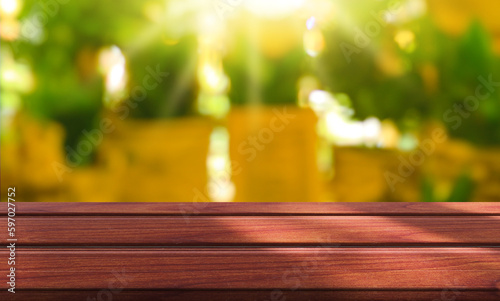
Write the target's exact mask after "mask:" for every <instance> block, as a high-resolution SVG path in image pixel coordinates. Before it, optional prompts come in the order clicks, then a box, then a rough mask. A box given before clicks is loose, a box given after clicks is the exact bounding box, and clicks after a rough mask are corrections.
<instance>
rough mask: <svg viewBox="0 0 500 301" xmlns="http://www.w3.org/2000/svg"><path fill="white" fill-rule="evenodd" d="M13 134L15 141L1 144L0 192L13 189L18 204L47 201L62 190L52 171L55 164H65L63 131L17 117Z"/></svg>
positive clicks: (45, 123)
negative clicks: (15, 190) (13, 187)
mask: <svg viewBox="0 0 500 301" xmlns="http://www.w3.org/2000/svg"><path fill="white" fill-rule="evenodd" d="M12 131H14V132H15V135H14V137H15V139H11V140H9V141H2V146H1V154H2V157H3V158H2V164H1V170H2V172H1V173H2V181H1V187H2V189H1V190H2V191H6V190H7V188H8V187H12V186H15V187H16V189H18V190H19V191H20V193H19V195H18V200H20V201H32V202H33V201H41V200H47V198H49V201H50V198H53V197H55V196H56V195H59V194H60V193H61V187H62V183H61V181H60V179H59V178H58V175H57V173H56V172H55V171H54V163H55V162H64V161H65V158H64V150H63V148H62V145H63V139H64V131H63V129H62V127H61V126H60V125H58V124H56V123H53V122H41V121H38V120H35V119H32V118H31V117H28V116H26V115H18V116H16V117H15V122H14V125H13V128H12ZM4 195H6V194H4Z"/></svg>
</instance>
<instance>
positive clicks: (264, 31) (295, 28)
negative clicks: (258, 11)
mask: <svg viewBox="0 0 500 301" xmlns="http://www.w3.org/2000/svg"><path fill="white" fill-rule="evenodd" d="M255 22H258V23H257V24H258V28H256V30H257V31H258V32H257V33H256V34H257V36H258V37H259V41H258V47H259V49H260V50H261V51H262V53H263V54H264V56H267V57H269V58H279V57H282V56H284V55H285V54H286V53H287V52H289V51H290V50H292V49H293V48H294V47H296V46H297V45H300V43H301V42H302V32H303V30H302V27H301V24H300V23H299V22H298V21H297V20H296V18H291V17H289V18H286V19H282V20H278V21H276V20H260V21H255ZM254 26H255V25H254ZM283 28H286V30H283Z"/></svg>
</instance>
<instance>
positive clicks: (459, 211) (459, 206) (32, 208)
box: [0, 191, 500, 216]
mask: <svg viewBox="0 0 500 301" xmlns="http://www.w3.org/2000/svg"><path fill="white" fill-rule="evenodd" d="M197 193H198V192H196V191H194V192H193V195H195V194H197ZM200 193H201V192H200ZM195 200H196V201H203V198H202V197H201V196H200V197H199V198H196V199H195ZM16 206H17V215H18V216H24V215H26V216H28V215H51V216H53V215H174V216H201V215H240V216H241V215H243V216H244V215H366V216H372V215H396V216H397V215H411V216H415V215H450V216H464V215H467V216H471V215H488V216H492V215H496V216H499V215H500V203H479V202H477V203H392V202H389V203H387V202H386V203H384V202H380V203H205V202H191V203H60V202H53V203H30V202H20V203H17V204H16ZM6 212H7V208H6V206H0V213H1V214H2V215H3V216H5V215H6Z"/></svg>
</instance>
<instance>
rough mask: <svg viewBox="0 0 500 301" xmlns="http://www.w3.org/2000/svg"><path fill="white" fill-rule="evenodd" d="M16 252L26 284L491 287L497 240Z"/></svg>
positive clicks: (499, 267) (498, 263)
mask: <svg viewBox="0 0 500 301" xmlns="http://www.w3.org/2000/svg"><path fill="white" fill-rule="evenodd" d="M0 254H1V255H2V257H3V258H5V257H6V256H7V252H6V251H2V252H0ZM17 258H18V261H19V263H20V265H19V267H18V275H19V276H18V278H17V285H18V286H19V287H20V288H25V289H33V288H42V289H70V288H71V289H96V288H103V287H107V286H108V283H109V281H110V279H113V278H114V277H116V276H115V274H119V275H120V277H121V278H122V279H123V280H124V281H126V282H127V288H128V289H168V288H170V289H179V288H182V289H294V288H295V289H300V288H301V289H332V288H336V289H394V288H398V289H440V288H450V289H452V288H457V289H458V288H461V289H469V290H470V289H483V290H485V289H491V290H493V289H495V288H496V285H497V281H499V280H500V249H498V248H460V249H457V248H257V249H256V248H217V249H210V248H209V249H200V248H187V249H182V248H174V249H172V248H147V249H144V248H143V249H137V248H136V249H129V248H122V249H116V248H110V249H105V248H100V249H99V248H93V249H84V250H83V249H50V248H44V249H23V250H19V251H18V254H17ZM1 266H2V270H5V268H6V263H3V262H2V263H1ZM28 267H29V268H28ZM1 287H2V288H5V287H6V284H4V283H2V285H1Z"/></svg>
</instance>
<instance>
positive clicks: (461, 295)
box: [0, 289, 500, 301]
mask: <svg viewBox="0 0 500 301" xmlns="http://www.w3.org/2000/svg"><path fill="white" fill-rule="evenodd" d="M99 298H100V299H99ZM106 298H107V299H106ZM499 298H500V294H499V293H497V292H495V291H466V290H461V289H442V290H435V291H410V290H407V291H401V290H392V291H387V290H379V291H371V290H361V291H359V290H358V291H353V290H335V291H331V290H328V291H325V290H318V291H317V290H295V291H293V290H279V289H275V290H196V291H192V290H182V291H178V290H154V291H151V290H121V289H116V290H108V289H104V290H64V291H53V290H34V291H33V290H32V291H22V292H18V293H16V294H15V295H14V296H12V294H10V295H9V294H8V293H7V292H5V291H0V300H12V301H54V300H62V301H73V300H82V301H96V300H113V301H138V300H147V301H152V300H161V301H212V300H214V301H326V300H328V301H338V300H349V301H388V300H397V301H498V300H499Z"/></svg>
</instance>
